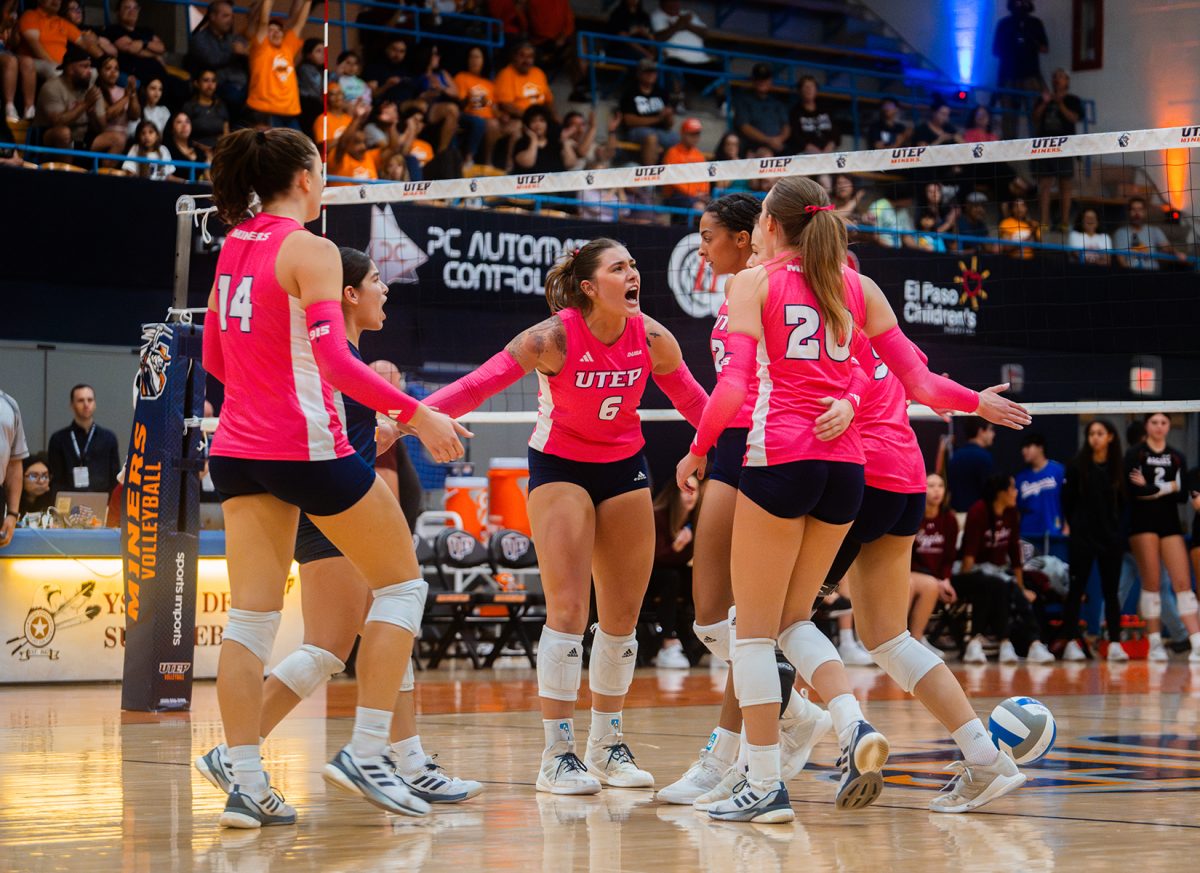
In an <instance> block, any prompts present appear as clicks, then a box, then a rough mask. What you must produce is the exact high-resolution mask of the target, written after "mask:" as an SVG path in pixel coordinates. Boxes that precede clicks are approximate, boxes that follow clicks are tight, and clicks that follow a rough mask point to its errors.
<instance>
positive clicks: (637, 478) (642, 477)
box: [633, 470, 646, 482]
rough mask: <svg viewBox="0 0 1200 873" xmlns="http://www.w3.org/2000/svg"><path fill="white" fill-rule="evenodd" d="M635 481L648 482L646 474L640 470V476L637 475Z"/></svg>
mask: <svg viewBox="0 0 1200 873" xmlns="http://www.w3.org/2000/svg"><path fill="white" fill-rule="evenodd" d="M633 481H634V482H645V481H646V474H645V473H643V472H642V471H641V470H638V474H637V475H636V476H634V477H633Z"/></svg>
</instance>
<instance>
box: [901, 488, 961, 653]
mask: <svg viewBox="0 0 1200 873" xmlns="http://www.w3.org/2000/svg"><path fill="white" fill-rule="evenodd" d="M946 497H947V494H946V481H945V480H944V479H943V478H942V477H941V476H939V475H938V474H937V473H930V474H929V476H927V477H926V479H925V516H924V521H923V522H922V524H921V529H920V530H919V531H917V536H916V538H915V539H914V541H913V554H912V569H911V572H910V574H909V597H910V605H909V612H908V631H909V633H911V634H912V636H913V639H915V640H916V641H917V642H919V643H920V644H921V645H923V646H925V648H927V649H929V650H930V651H931V652H933V653H934V654H936V655H937V656H938V657H939V658H944V657H946V656H945V654H944V653H943V652H942V650H941V649H939V648H938V647H937V646H935V645H933V644H932V643H931V642H929V641H928V640H927V639H926V638H925V631H926V628H928V626H929V617H930V616H931V615H933V610H934V608H935V607H936V606H937V604H938V602H939V601H940V602H942V603H955V602H956V601H957V600H958V594H957V593H956V592H955V591H954V586H953V585H952V584H950V577H951V575H952V573H953V570H954V555H955V551H956V549H957V544H958V521H957V520H956V519H955V518H954V513H952V512H951V511H950V503H949V501H948V500H947V499H946Z"/></svg>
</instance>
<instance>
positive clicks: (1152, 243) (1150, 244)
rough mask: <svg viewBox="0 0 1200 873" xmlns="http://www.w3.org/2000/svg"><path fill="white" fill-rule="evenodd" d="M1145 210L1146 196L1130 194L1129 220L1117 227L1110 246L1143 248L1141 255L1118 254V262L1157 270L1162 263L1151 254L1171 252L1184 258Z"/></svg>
mask: <svg viewBox="0 0 1200 873" xmlns="http://www.w3.org/2000/svg"><path fill="white" fill-rule="evenodd" d="M1147 215H1148V212H1147V209H1146V198H1144V197H1131V198H1130V199H1129V223H1128V224H1125V225H1122V226H1121V227H1118V228H1117V230H1116V232H1115V233H1113V240H1112V241H1113V248H1114V249H1117V250H1125V251H1131V252H1144V253H1145V254H1144V255H1117V263H1118V264H1120V265H1121V266H1122V267H1126V268H1128V269H1131V270H1157V269H1159V268H1160V266H1161V264H1160V263H1159V260H1158V259H1157V258H1155V257H1152V256H1153V255H1169V254H1172V253H1174V255H1175V257H1176V258H1177V259H1178V260H1180V261H1185V260H1187V255H1186V254H1185V253H1183V252H1175V251H1174V249H1172V248H1171V244H1170V243H1169V242H1167V235H1166V234H1164V233H1163V232H1162V228H1160V227H1158V226H1157V225H1154V224H1148V223H1147V221H1146V218H1147Z"/></svg>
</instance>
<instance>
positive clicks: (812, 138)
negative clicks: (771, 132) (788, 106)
mask: <svg viewBox="0 0 1200 873" xmlns="http://www.w3.org/2000/svg"><path fill="white" fill-rule="evenodd" d="M798 88H799V91H800V99H799V100H797V101H796V105H795V106H793V107H792V112H791V115H790V116H789V121H790V128H791V149H792V151H794V152H795V153H796V154H806V153H819V152H831V151H833V150H834V149H835V148H837V144H838V140H839V139H840V138H841V134H840V133H838V129H837V125H836V124H834V123H833V112H832V110H831V109H830V108H829V106H828V105H827V104H826V103H825V101H824V100H822V99H821V95H820V92H819V91H818V90H817V80H816V79H814V78H813V77H812V76H803V77H802V78H801V79H800V83H799V85H798Z"/></svg>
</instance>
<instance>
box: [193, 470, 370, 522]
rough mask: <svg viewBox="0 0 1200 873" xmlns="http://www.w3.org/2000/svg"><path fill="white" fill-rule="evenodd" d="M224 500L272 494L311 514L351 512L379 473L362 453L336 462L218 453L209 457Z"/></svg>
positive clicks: (215, 485)
mask: <svg viewBox="0 0 1200 873" xmlns="http://www.w3.org/2000/svg"><path fill="white" fill-rule="evenodd" d="M208 472H209V473H210V474H211V475H212V481H213V487H215V488H216V489H217V494H218V496H219V497H220V498H221V500H222V501H225V500H228V499H229V498H231V497H245V496H247V495H251V494H270V495H271V496H272V497H277V498H279V499H280V500H282V501H283V502H284V503H290V504H292V506H298V507H300V511H301V512H305V513H307V514H309V515H337V514H338V513H339V512H345V511H346V510H347V509H349V508H350V507H351V506H353V505H354V504H356V503H358V501H360V500H362V498H363V495H365V494H366V493H367V492H368V491H370V490H371V486H372V485H374V484H375V471H374V470H373V469H372V468H371V466H370V465H369V464H368V463H367V462H366V461H364V460H363V459H362V458H361V457H360V456H359V455H346V457H344V458H335V459H333V460H331V461H260V460H253V459H250V458H228V457H224V456H222V455H215V456H213V457H212V458H210V459H209V461H208Z"/></svg>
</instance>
